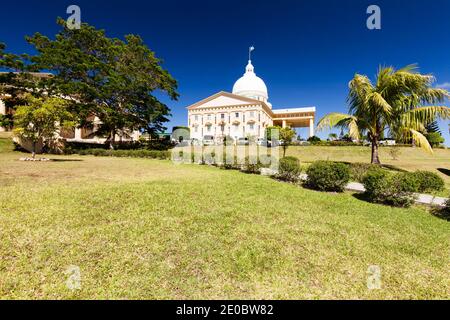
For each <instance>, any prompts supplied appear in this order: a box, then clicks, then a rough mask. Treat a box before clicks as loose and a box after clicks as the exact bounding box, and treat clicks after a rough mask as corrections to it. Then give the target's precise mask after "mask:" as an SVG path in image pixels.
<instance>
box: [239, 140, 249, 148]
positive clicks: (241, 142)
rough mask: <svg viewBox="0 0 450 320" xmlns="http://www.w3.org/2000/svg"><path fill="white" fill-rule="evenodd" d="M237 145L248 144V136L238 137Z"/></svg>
mask: <svg viewBox="0 0 450 320" xmlns="http://www.w3.org/2000/svg"><path fill="white" fill-rule="evenodd" d="M237 145H239V146H248V145H249V141H248V138H239V139H238V141H237Z"/></svg>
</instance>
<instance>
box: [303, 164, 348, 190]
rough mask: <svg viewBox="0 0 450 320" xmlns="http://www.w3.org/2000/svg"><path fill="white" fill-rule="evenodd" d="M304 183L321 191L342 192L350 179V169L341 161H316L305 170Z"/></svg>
mask: <svg viewBox="0 0 450 320" xmlns="http://www.w3.org/2000/svg"><path fill="white" fill-rule="evenodd" d="M307 174H308V179H307V181H306V185H307V186H308V187H310V188H313V189H317V190H321V191H336V192H342V191H344V189H345V186H346V185H347V183H348V182H349V181H350V170H349V168H348V166H347V165H345V164H343V163H337V162H331V161H316V162H314V163H313V164H311V166H309V168H308V170H307Z"/></svg>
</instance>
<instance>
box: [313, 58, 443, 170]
mask: <svg viewBox="0 0 450 320" xmlns="http://www.w3.org/2000/svg"><path fill="white" fill-rule="evenodd" d="M433 82H434V77H433V76H431V75H423V74H420V73H418V72H417V70H416V67H415V66H407V67H405V68H402V69H399V70H395V69H394V68H392V67H383V68H381V67H380V69H379V70H378V74H377V77H376V81H375V83H372V82H371V81H370V79H369V78H368V77H367V76H365V75H359V74H356V75H355V77H354V78H353V79H352V80H351V81H350V84H349V88H350V92H349V96H348V102H349V105H350V108H349V111H350V114H342V113H331V114H328V115H326V116H325V117H323V118H322V119H321V120H320V121H319V124H318V129H319V130H320V129H323V128H324V127H341V128H342V127H345V128H348V129H349V135H350V137H352V138H353V139H357V140H359V139H360V137H361V135H363V134H367V137H368V139H369V141H370V142H371V145H372V160H371V162H372V163H375V164H380V159H379V155H378V147H379V141H380V139H381V138H382V137H383V134H384V132H385V131H386V130H388V131H389V132H390V133H391V135H392V136H394V137H395V138H396V139H400V138H403V139H407V138H410V139H412V141H414V142H415V144H416V145H417V146H420V147H422V148H423V149H425V150H427V151H429V152H433V150H432V148H431V146H430V144H429V143H428V141H427V139H426V138H425V136H424V135H423V134H422V133H421V131H423V130H424V128H425V126H426V125H427V124H429V123H430V122H432V121H434V120H436V119H437V118H444V119H447V118H449V117H450V109H449V108H448V107H446V106H438V105H435V104H437V103H441V102H443V101H444V100H445V98H446V97H449V93H448V92H447V91H446V90H444V89H435V88H433V87H432V83H433ZM426 104H432V105H431V106H424V105H426Z"/></svg>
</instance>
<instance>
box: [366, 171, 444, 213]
mask: <svg viewBox="0 0 450 320" xmlns="http://www.w3.org/2000/svg"><path fill="white" fill-rule="evenodd" d="M363 184H364V187H365V188H366V196H367V197H368V200H370V201H371V202H376V203H384V204H388V205H392V206H397V207H408V206H410V205H411V204H413V203H414V200H415V198H416V197H415V193H424V192H434V191H442V190H443V189H444V186H445V184H444V180H443V179H442V178H441V177H439V176H438V175H437V174H435V173H433V172H429V171H416V172H396V173H392V172H388V171H385V170H372V171H369V172H368V173H367V174H366V175H365V177H364V178H363Z"/></svg>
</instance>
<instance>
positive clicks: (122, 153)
mask: <svg viewBox="0 0 450 320" xmlns="http://www.w3.org/2000/svg"><path fill="white" fill-rule="evenodd" d="M74 153H77V154H79V155H82V156H84V155H93V156H96V157H129V158H150V159H161V160H168V159H171V154H172V153H171V152H170V151H160V150H146V149H138V150H106V149H85V150H74Z"/></svg>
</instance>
